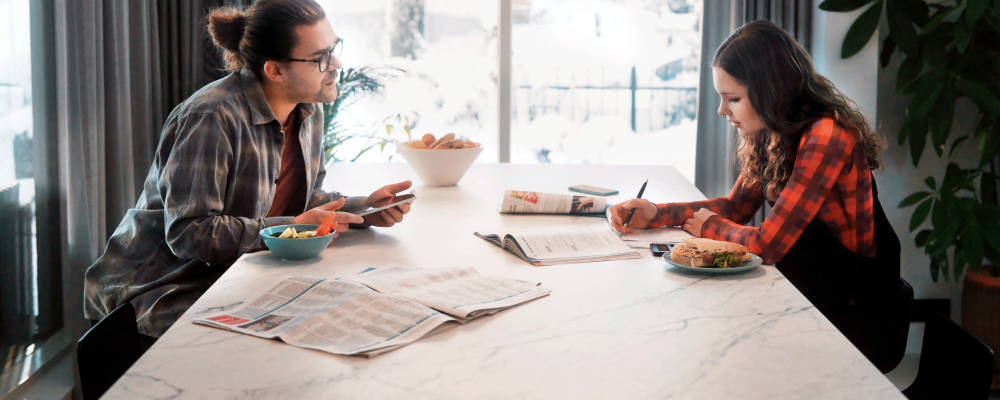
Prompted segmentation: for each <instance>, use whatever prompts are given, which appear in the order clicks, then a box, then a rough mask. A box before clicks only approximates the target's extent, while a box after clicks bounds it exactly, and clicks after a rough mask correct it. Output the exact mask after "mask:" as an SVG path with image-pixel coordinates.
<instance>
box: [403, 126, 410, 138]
mask: <svg viewBox="0 0 1000 400" xmlns="http://www.w3.org/2000/svg"><path fill="white" fill-rule="evenodd" d="M403 130H404V131H406V136H410V126H409V125H403Z"/></svg>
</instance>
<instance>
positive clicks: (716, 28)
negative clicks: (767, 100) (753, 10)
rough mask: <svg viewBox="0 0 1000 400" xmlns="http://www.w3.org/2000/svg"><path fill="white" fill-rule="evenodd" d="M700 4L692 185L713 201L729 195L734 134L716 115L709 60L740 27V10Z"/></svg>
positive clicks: (725, 2)
mask: <svg viewBox="0 0 1000 400" xmlns="http://www.w3.org/2000/svg"><path fill="white" fill-rule="evenodd" d="M704 1H705V3H704V13H703V15H702V26H701V27H702V38H701V66H700V67H701V69H700V78H699V81H698V139H697V148H696V150H695V161H696V162H695V170H694V184H695V186H697V187H698V189H699V190H701V192H702V193H704V194H705V196H708V197H709V198H713V197H722V196H726V195H727V194H729V191H730V190H731V189H732V188H733V184H735V183H736V177H737V175H738V173H737V171H736V170H735V169H734V168H733V161H732V160H733V153H734V152H735V151H736V130H735V129H734V128H733V127H732V126H731V125H730V124H728V123H727V122H726V119H725V118H723V117H722V116H720V115H719V113H718V111H719V101H720V100H719V94H718V93H716V91H715V85H714V84H713V83H712V57H714V56H715V50H716V49H718V48H719V46H720V45H722V42H724V41H725V40H726V38H728V37H729V34H730V33H732V32H733V30H734V29H736V28H737V27H739V26H740V25H742V24H743V21H742V19H741V18H737V17H739V16H740V15H741V10H742V9H743V7H742V1H740V0H704ZM734 11H735V12H734Z"/></svg>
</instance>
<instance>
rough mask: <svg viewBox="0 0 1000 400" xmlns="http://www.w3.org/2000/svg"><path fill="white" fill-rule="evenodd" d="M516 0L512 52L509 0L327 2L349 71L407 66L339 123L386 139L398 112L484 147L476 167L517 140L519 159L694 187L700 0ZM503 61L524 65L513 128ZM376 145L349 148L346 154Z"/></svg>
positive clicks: (513, 151)
mask: <svg viewBox="0 0 1000 400" xmlns="http://www.w3.org/2000/svg"><path fill="white" fill-rule="evenodd" d="M504 1H510V2H511V18H510V20H511V26H508V27H506V28H507V29H509V31H510V32H511V40H512V51H511V54H499V55H498V51H497V50H498V41H499V36H498V32H499V31H500V30H502V29H503V28H504V27H498V21H500V18H499V11H498V10H499V8H500V7H499V6H500V4H499V0H478V1H469V0H381V1H369V2H357V1H351V0H325V1H321V4H323V5H324V7H325V8H326V10H327V13H328V15H329V16H330V19H331V23H332V24H333V27H334V30H335V31H337V33H338V34H339V35H340V36H341V37H343V38H344V39H345V40H346V42H345V43H346V48H345V50H344V55H343V57H342V61H343V62H344V65H345V67H348V68H349V67H355V68H357V67H360V66H378V67H382V68H383V71H387V70H385V69H384V68H385V67H395V68H400V69H402V70H404V71H405V72H398V73H396V77H394V78H388V77H385V79H384V80H383V83H384V84H385V90H384V92H383V93H382V94H381V95H375V96H368V97H366V98H364V99H362V100H361V101H358V102H356V103H353V104H349V105H347V106H345V107H344V110H343V113H342V116H338V119H339V120H340V123H341V124H346V125H348V126H350V128H351V129H354V131H353V132H362V133H364V132H371V133H374V134H378V135H383V136H384V135H385V132H386V129H385V126H384V124H383V121H384V120H385V119H386V117H391V116H395V115H402V116H404V117H409V118H415V119H416V121H417V122H416V127H415V129H414V133H415V134H423V133H427V132H430V133H434V134H435V135H438V136H440V134H443V133H448V132H454V133H456V134H457V135H459V136H464V137H466V138H468V139H470V140H473V141H478V142H483V143H484V144H485V145H487V146H489V147H490V148H491V149H490V150H488V151H486V152H484V153H483V154H482V156H480V158H479V159H478V160H477V162H496V161H497V159H498V158H497V152H496V151H495V150H494V149H496V147H495V144H496V143H498V136H500V135H506V134H509V135H510V142H511V148H510V160H511V161H512V162H517V163H604V164H673V165H675V166H677V167H678V169H679V170H680V171H681V173H682V174H684V175H685V176H686V177H687V178H688V179H689V180H691V181H694V158H695V156H694V154H695V152H694V150H695V136H696V123H695V113H696V109H697V93H698V73H699V71H698V65H699V62H700V51H701V31H700V24H701V7H702V2H701V0H630V1H623V0H583V1H581V0H504ZM498 28H499V29H498ZM498 56H499V57H510V62H511V70H512V83H511V109H512V111H511V116H510V118H511V128H510V132H509V133H507V132H503V131H499V129H498V115H497V105H498V104H499V103H498V94H499V90H498V87H497V85H498V83H497V82H499V81H500V79H499V78H498V75H497V66H498V64H499V63H498V61H504V60H498V58H497V57H498ZM414 112H415V113H416V115H414V114H413V113H414ZM373 122H374V124H373ZM388 123H390V124H393V125H394V127H396V128H398V127H399V124H398V123H393V122H392V120H391V119H390V120H389V121H388ZM498 131H499V132H498ZM396 132H398V130H397V131H396ZM393 135H395V136H393ZM400 135H401V133H395V134H391V135H389V136H390V137H389V138H390V139H394V140H400V139H403V138H405V136H400ZM372 143H373V141H371V140H354V141H353V142H345V143H344V144H343V145H342V149H340V150H339V151H340V152H341V153H340V154H341V155H340V156H338V158H340V159H345V158H347V159H350V157H344V156H345V155H354V154H356V153H358V152H359V151H361V150H362V149H364V148H365V147H366V146H371V144H372ZM392 154H394V151H393V150H392V148H391V146H386V148H385V149H384V150H383V151H382V152H379V151H376V150H369V151H368V153H366V154H364V155H363V156H362V157H360V158H358V160H359V161H384V160H387V159H389V157H390V156H391V155H392Z"/></svg>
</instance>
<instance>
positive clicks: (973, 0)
mask: <svg viewBox="0 0 1000 400" xmlns="http://www.w3.org/2000/svg"><path fill="white" fill-rule="evenodd" d="M989 5H990V0H967V2H966V6H965V7H966V8H965V22H967V23H968V24H969V26H976V21H978V20H979V17H982V16H983V11H986V7H987V6H989Z"/></svg>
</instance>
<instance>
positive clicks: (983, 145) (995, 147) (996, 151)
mask: <svg viewBox="0 0 1000 400" xmlns="http://www.w3.org/2000/svg"><path fill="white" fill-rule="evenodd" d="M994 130H1000V129H994ZM998 136H1000V132H994V133H993V134H992V135H984V136H983V138H982V140H980V141H979V151H981V152H982V156H980V158H979V167H980V168H982V167H985V166H986V165H989V163H990V161H992V160H993V158H995V157H996V156H998V155H1000V137H998Z"/></svg>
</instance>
